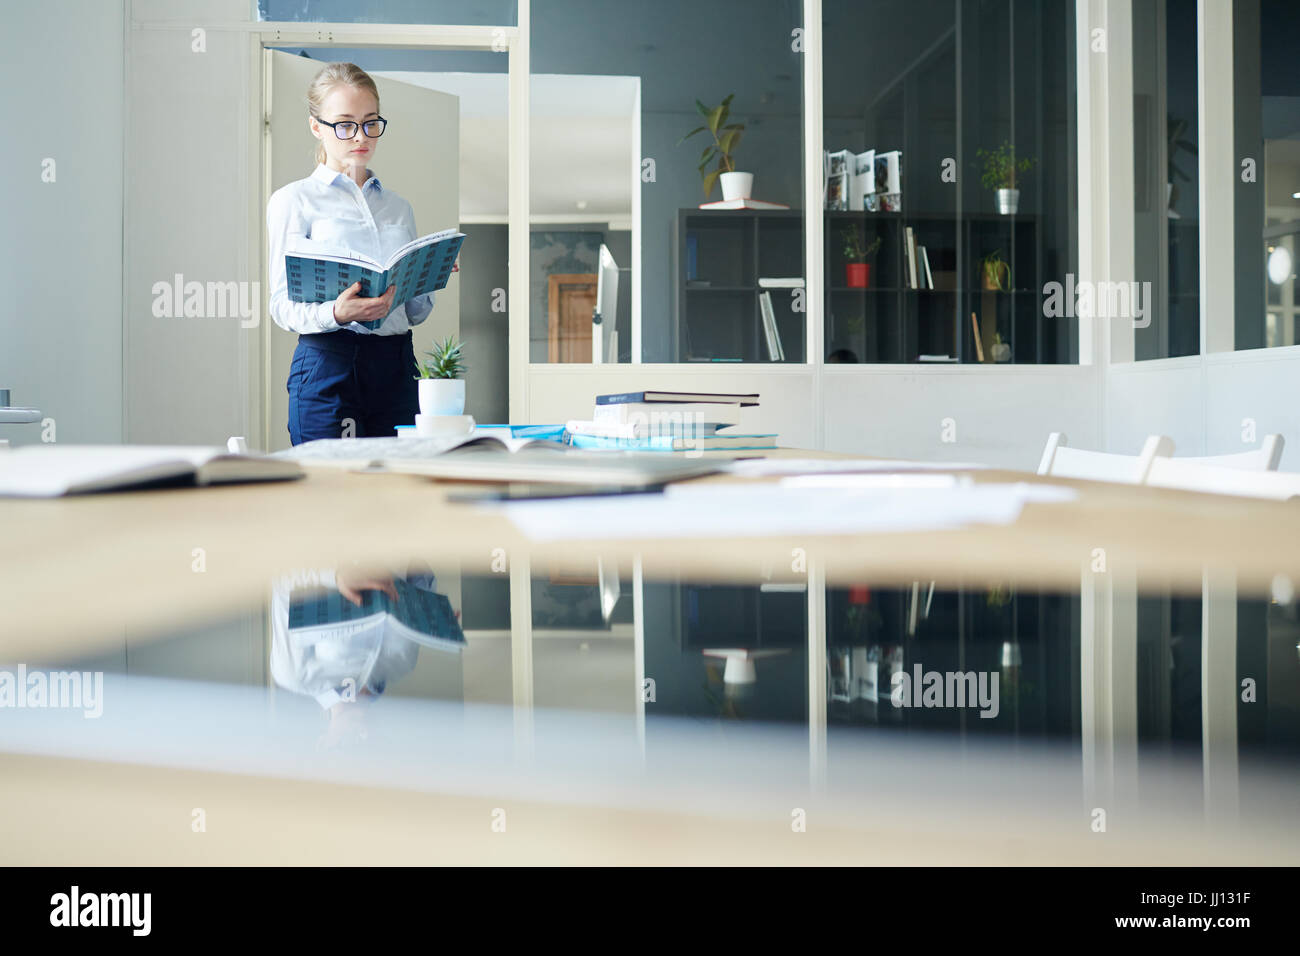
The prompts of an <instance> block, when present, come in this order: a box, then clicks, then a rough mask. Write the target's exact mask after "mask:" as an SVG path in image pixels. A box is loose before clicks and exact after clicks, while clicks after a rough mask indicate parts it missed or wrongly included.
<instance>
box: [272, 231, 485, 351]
mask: <svg viewBox="0 0 1300 956" xmlns="http://www.w3.org/2000/svg"><path fill="white" fill-rule="evenodd" d="M434 235H435V236H443V237H444V238H441V239H438V240H437V241H435V242H431V243H427V244H425V245H419V246H416V247H415V248H413V249H412V248H409V247H410V244H409V243H408V244H407V246H405V247H403V248H406V249H407V250H408V251H407V252H406V253H405V254H404V255H402V256H401V257H400V258H399V259H398V260H397V261H396V262H394V263H392V265H391V266H390V268H389V269H388V270H386V271H382V270H379V269H376V268H374V267H373V266H368V265H366V264H365V263H366V262H368V261H369V260H364V261H363V260H360V259H354V260H352V261H346V262H340V261H336V259H334V258H327V257H324V256H321V257H317V256H313V255H310V254H308V253H303V252H297V253H295V252H289V253H285V257H284V271H285V278H286V284H287V287H288V293H289V299H290V301H292V302H332V301H333V300H334V299H337V298H338V297H339V295H341V294H342V292H343V290H344V289H346V288H347V287H348V286H350V285H352V283H354V282H360V283H361V292H360V294H361V295H362V296H365V297H366V298H374V297H376V296H380V295H383V294H384V291H385V290H386V289H387V288H388V287H389V286H390V285H395V286H397V289H396V290H395V291H394V293H393V303H394V306H396V305H397V304H399V303H402V302H407V301H409V300H411V299H414V298H415V297H416V296H418V295H424V294H425V293H426V292H437V291H438V290H439V289H442V288H444V287H445V286H446V285H447V280H448V279H449V278H450V277H451V267H452V266H453V265H455V263H456V257H457V256H458V255H459V254H460V247H461V244H462V243H463V242H464V241H465V234H464V233H461V232H456V233H435V234H434ZM429 238H432V237H431V236H425V237H422V239H419V240H416V242H422V241H424V240H425V239H429ZM399 251H400V250H399ZM383 323H384V320H383V319H376V320H374V321H373V322H362V323H360V324H361V325H364V326H365V327H366V328H368V329H377V328H379V326H381V325H383Z"/></svg>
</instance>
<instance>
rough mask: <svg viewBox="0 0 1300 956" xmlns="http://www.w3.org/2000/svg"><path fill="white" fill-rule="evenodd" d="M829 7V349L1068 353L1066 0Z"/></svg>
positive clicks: (851, 354) (1035, 357)
mask: <svg viewBox="0 0 1300 956" xmlns="http://www.w3.org/2000/svg"><path fill="white" fill-rule="evenodd" d="M823 9H824V11H825V13H824V20H825V42H826V45H825V55H826V57H825V58H826V69H825V82H824V85H823V94H824V98H825V114H826V115H825V124H824V128H825V143H826V149H827V161H826V209H827V213H826V217H827V253H826V267H827V302H826V361H827V362H832V363H841V362H925V363H945V362H953V363H955V362H988V363H994V362H1070V361H1075V360H1076V356H1075V350H1076V349H1075V341H1076V334H1075V332H1074V328H1075V319H1074V316H1073V310H1072V309H1070V310H1064V309H1061V310H1054V309H1053V308H1051V307H1050V306H1051V300H1049V299H1048V298H1047V292H1048V291H1049V289H1050V286H1048V285H1047V284H1048V283H1050V282H1053V281H1057V282H1061V283H1064V282H1065V281H1066V273H1068V272H1071V271H1072V266H1071V262H1072V261H1073V259H1072V257H1073V246H1074V236H1075V230H1076V222H1075V206H1074V197H1073V188H1072V187H1073V182H1074V156H1073V137H1074V133H1073V129H1072V122H1073V119H1072V117H1073V63H1074V56H1073V14H1072V12H1071V10H1070V5H1068V4H1046V5H1039V4H1036V3H1024V2H1019V0H979V2H973V3H960V4H959V3H955V2H953V0H921V2H917V3H911V4H909V5H908V9H907V13H906V15H905V16H900V17H881V16H879V15H878V12H877V11H875V10H873V9H872V8H871V7H870V6H869V5H864V4H860V3H854V2H851V0H828V2H827V3H826V4H825V6H824V8H823Z"/></svg>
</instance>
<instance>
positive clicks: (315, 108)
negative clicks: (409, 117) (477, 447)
mask: <svg viewBox="0 0 1300 956" xmlns="http://www.w3.org/2000/svg"><path fill="white" fill-rule="evenodd" d="M307 108H308V124H309V125H310V127H311V133H312V135H313V136H315V137H316V139H317V141H318V145H317V147H316V163H317V166H316V170H315V171H314V172H313V173H312V174H311V175H310V176H308V177H307V178H306V179H300V180H298V181H297V182H293V183H289V185H287V186H285V187H283V188H282V189H277V190H276V191H275V194H274V195H272V196H271V201H270V203H268V205H267V210H266V225H267V231H268V233H269V235H270V249H271V303H270V311H271V318H272V319H274V320H275V324H276V325H278V326H280V328H282V329H285V330H286V331H289V332H297V333H298V347H297V349H295V351H294V353H293V363H292V364H291V365H290V367H289V381H288V384H287V388H288V391H289V439H290V441H291V442H292V443H293V444H295V445H297V444H299V443H301V442H305V441H311V440H313V439H316V438H351V437H356V438H362V437H367V436H384V435H393V434H395V433H396V427H397V426H398V425H409V424H411V423H412V422H414V421H415V414H416V412H418V411H419V400H418V398H417V389H416V383H415V373H416V363H415V351H414V349H413V347H412V343H411V331H410V330H411V328H412V326H415V325H419V324H420V323H421V322H423V321H424V320H425V319H426V318H427V317H428V315H429V312H430V311H432V309H433V298H434V294H433V293H432V292H430V293H428V294H427V295H422V296H417V297H416V298H414V299H411V300H410V301H409V302H397V303H394V302H393V288H392V287H391V286H390V287H389V288H388V289H387V290H386V291H385V292H384V294H383V295H381V296H378V297H375V298H366V297H364V296H361V295H360V294H359V292H360V289H361V284H360V283H354V284H353V285H352V286H350V287H349V288H347V289H345V290H344V291H343V293H342V294H341V295H340V296H339V297H338V298H337V299H335V300H333V301H332V302H292V301H290V299H289V295H288V290H287V281H286V278H285V268H284V256H285V253H286V252H295V251H296V252H359V253H362V254H363V255H367V256H369V257H370V258H372V259H375V260H378V261H381V262H382V261H383V260H384V259H386V258H387V257H388V256H389V255H390V254H391V253H392V252H393V251H394V250H396V249H397V248H398V247H399V246H402V245H404V244H405V243H407V242H410V241H411V240H412V239H415V238H416V236H417V233H416V231H415V214H414V213H413V212H412V210H411V204H410V203H409V202H407V201H406V200H405V199H403V198H402V197H401V196H399V195H398V194H397V193H395V192H393V191H392V190H390V189H385V188H384V187H383V186H382V185H381V184H380V182H379V179H378V178H377V177H376V176H375V175H374V173H373V172H372V170H371V169H370V168H369V167H368V166H367V163H368V162H370V161H371V160H373V159H374V155H375V149H376V147H377V146H378V145H379V137H380V136H382V135H383V132H384V127H385V125H386V120H385V119H384V118H383V117H382V116H380V115H379V90H378V89H377V88H376V87H375V81H374V80H373V79H371V78H370V76H369V75H368V74H367V73H366V72H365V71H364V70H362V69H361V68H360V67H358V66H356V65H355V64H352V63H330V64H327V65H326V66H325V67H324V68H323V69H322V70H321V71H320V72H319V73H317V74H316V77H315V78H314V79H313V80H312V82H311V86H310V87H309V88H308V90H307ZM458 269H459V267H458V266H457V267H454V269H453V271H457V270H458ZM376 319H382V320H384V321H383V324H382V325H379V326H378V327H376V328H375V330H374V331H373V332H372V331H371V330H370V329H368V328H366V327H365V326H363V325H359V324H357V323H359V322H368V321H374V320H376Z"/></svg>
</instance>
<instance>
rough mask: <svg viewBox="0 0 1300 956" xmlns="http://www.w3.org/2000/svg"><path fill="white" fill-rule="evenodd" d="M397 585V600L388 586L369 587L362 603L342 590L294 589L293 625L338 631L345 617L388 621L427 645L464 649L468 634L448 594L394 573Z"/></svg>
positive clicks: (302, 630)
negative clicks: (383, 587) (457, 617)
mask: <svg viewBox="0 0 1300 956" xmlns="http://www.w3.org/2000/svg"><path fill="white" fill-rule="evenodd" d="M393 586H394V588H395V589H396V590H397V600H396V601H394V600H393V599H392V598H390V597H389V596H388V595H387V594H385V593H384V592H383V591H377V590H367V591H362V592H361V606H360V607H358V606H357V605H355V604H353V603H352V602H351V601H349V600H348V599H347V598H345V597H344V596H343V595H342V594H340V593H339V592H338V591H307V592H303V591H301V590H298V591H295V592H294V593H293V594H291V595H290V598H289V630H290V632H292V633H293V634H295V635H307V634H310V633H312V632H315V631H320V630H325V629H328V630H330V631H331V632H333V631H336V630H337V629H338V625H339V624H342V623H345V622H351V623H357V624H378V623H380V622H381V621H383V622H385V623H386V624H388V625H389V626H390V627H391V628H392V631H393V632H394V633H396V634H399V635H401V636H402V637H405V638H407V639H408V640H411V641H414V642H415V643H417V644H422V645H424V646H425V647H432V648H437V649H439V650H449V651H461V650H464V648H465V634H464V632H463V631H462V630H461V627H460V622H459V621H458V620H456V613H455V611H453V610H452V606H451V601H449V600H448V599H447V596H446V595H445V594H435V593H434V592H432V591H426V590H425V589H423V588H419V587H416V586H415V585H414V584H412V583H411V582H409V581H407V580H405V579H403V578H395V579H394V580H393Z"/></svg>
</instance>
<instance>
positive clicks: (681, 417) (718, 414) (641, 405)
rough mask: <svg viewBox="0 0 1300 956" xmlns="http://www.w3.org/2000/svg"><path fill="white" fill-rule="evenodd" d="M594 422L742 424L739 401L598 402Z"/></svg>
mask: <svg viewBox="0 0 1300 956" xmlns="http://www.w3.org/2000/svg"><path fill="white" fill-rule="evenodd" d="M591 418H592V421H594V422H602V423H607V424H613V425H627V424H636V423H646V424H649V425H653V424H663V423H668V424H671V423H673V422H674V421H681V422H694V423H701V422H703V423H709V424H713V425H716V426H717V427H718V428H726V427H728V426H731V425H739V424H740V404H739V403H735V404H730V405H727V404H721V403H716V402H707V403H706V402H621V403H619V404H617V405H597V406H596V407H595V408H594V409H593V411H592V416H591Z"/></svg>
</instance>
